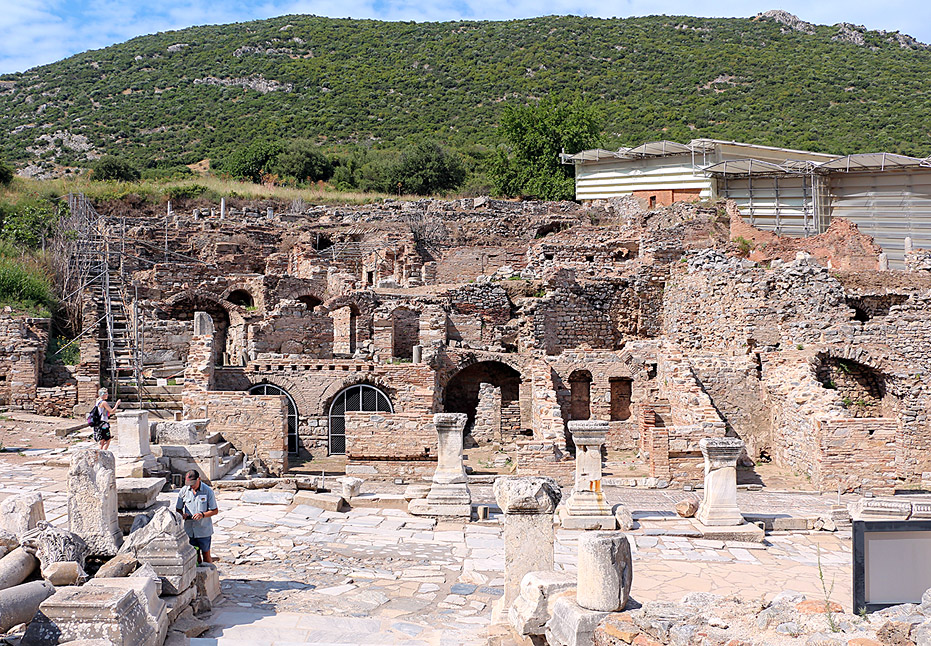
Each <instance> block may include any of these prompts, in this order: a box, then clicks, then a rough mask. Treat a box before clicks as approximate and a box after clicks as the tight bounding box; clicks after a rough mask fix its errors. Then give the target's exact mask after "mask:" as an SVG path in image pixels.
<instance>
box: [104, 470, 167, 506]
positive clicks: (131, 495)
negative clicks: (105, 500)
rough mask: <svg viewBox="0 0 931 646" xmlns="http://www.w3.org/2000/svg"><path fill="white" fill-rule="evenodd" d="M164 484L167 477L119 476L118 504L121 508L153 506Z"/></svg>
mask: <svg viewBox="0 0 931 646" xmlns="http://www.w3.org/2000/svg"><path fill="white" fill-rule="evenodd" d="M164 486H165V478H117V479H116V496H117V506H118V508H119V509H145V508H147V507H151V506H152V505H153V504H154V503H155V500H156V498H158V494H159V492H160V491H161V490H162V488H163V487H164Z"/></svg>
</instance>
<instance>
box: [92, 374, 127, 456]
mask: <svg viewBox="0 0 931 646" xmlns="http://www.w3.org/2000/svg"><path fill="white" fill-rule="evenodd" d="M108 396H109V393H107V389H106V388H101V389H100V390H99V391H97V403H96V404H94V405H95V406H96V407H97V415H98V417H99V418H100V423H99V424H97V426H95V427H94V441H95V442H99V443H100V450H101V451H109V450H110V440H112V439H113V436H112V435H111V434H110V415H112V414H113V413H115V412H116V409H117V408H119V406H120V402H121V401H122V400H121V399H117V400H116V403H115V404H113V407H112V408H111V407H110V404H108V403H107V397H108Z"/></svg>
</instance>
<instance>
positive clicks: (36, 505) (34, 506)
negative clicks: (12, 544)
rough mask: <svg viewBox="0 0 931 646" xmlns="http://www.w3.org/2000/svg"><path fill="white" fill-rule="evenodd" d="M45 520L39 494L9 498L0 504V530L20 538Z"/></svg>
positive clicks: (24, 494) (43, 507) (26, 494)
mask: <svg viewBox="0 0 931 646" xmlns="http://www.w3.org/2000/svg"><path fill="white" fill-rule="evenodd" d="M40 520H45V506H44V505H43V504H42V494H41V493H23V494H18V495H15V496H10V497H9V498H6V499H4V501H3V502H2V503H0V529H5V530H6V531H8V532H12V533H13V534H16V535H17V536H22V535H23V534H25V533H26V532H28V531H29V530H30V529H33V528H34V527H36V526H37V525H38V524H39V521H40Z"/></svg>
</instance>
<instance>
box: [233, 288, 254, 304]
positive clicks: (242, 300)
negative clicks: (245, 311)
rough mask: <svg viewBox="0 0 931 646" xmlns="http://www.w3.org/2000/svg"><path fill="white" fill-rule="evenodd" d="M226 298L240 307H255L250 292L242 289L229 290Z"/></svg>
mask: <svg viewBox="0 0 931 646" xmlns="http://www.w3.org/2000/svg"><path fill="white" fill-rule="evenodd" d="M226 300H228V301H229V302H230V303H232V304H233V305H239V306H240V307H245V308H250V307H255V299H254V298H252V294H250V293H249V292H247V291H246V290H244V289H236V290H233V291H232V292H230V294H229V296H227V297H226Z"/></svg>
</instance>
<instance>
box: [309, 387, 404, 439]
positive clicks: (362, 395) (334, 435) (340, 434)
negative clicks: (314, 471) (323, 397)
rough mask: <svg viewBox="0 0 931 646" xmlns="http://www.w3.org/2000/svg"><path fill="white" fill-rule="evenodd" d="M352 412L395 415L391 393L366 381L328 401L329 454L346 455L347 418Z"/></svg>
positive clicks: (336, 394) (343, 390) (345, 389)
mask: <svg viewBox="0 0 931 646" xmlns="http://www.w3.org/2000/svg"><path fill="white" fill-rule="evenodd" d="M350 411H369V412H384V413H393V412H394V404H393V403H392V401H391V396H390V395H389V393H388V392H387V391H386V390H384V389H382V388H379V387H378V386H373V385H372V384H370V383H366V382H365V381H360V382H357V383H354V384H350V385H347V386H344V387H343V388H341V389H340V390H338V391H337V392H336V393H335V394H334V395H333V396H332V397H330V398H329V399H328V400H327V404H326V408H325V412H326V415H327V453H328V454H330V455H343V454H345V453H346V425H345V423H346V417H345V414H346V413H347V412H350Z"/></svg>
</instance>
